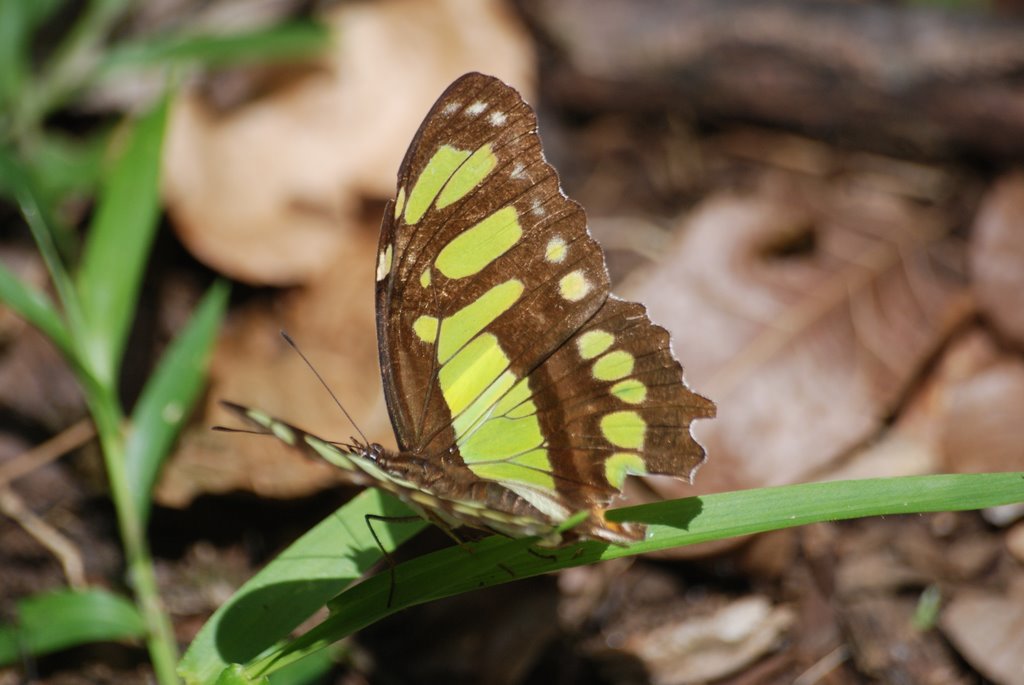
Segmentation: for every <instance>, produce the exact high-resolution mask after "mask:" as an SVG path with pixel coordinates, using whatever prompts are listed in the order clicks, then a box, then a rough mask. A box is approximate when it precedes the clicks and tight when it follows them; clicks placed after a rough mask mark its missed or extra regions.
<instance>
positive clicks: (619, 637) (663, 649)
mask: <svg viewBox="0 0 1024 685" xmlns="http://www.w3.org/2000/svg"><path fill="white" fill-rule="evenodd" d="M794 620H795V615H794V614H793V612H792V610H791V609H789V608H787V607H781V606H773V605H772V603H771V602H770V601H769V600H768V599H767V598H765V597H762V596H758V595H751V596H748V597H741V598H739V599H736V600H734V601H731V602H729V603H728V604H726V605H724V606H722V607H720V608H718V609H717V610H715V611H714V612H713V613H711V614H710V615H707V616H691V617H687V618H680V619H677V620H665V621H659V623H658V625H655V626H651V627H650V628H649V629H648V630H637V631H632V632H628V633H623V634H616V635H614V636H611V638H610V640H609V642H610V646H611V647H613V648H614V649H615V650H617V651H620V652H624V653H626V654H629V655H631V656H633V657H635V658H636V659H639V660H640V662H641V663H642V664H643V666H644V670H645V671H646V673H647V674H648V675H649V677H650V682H653V683H658V684H660V685H683V684H684V683H703V682H707V681H709V680H715V679H718V678H722V677H725V676H727V675H730V674H733V673H737V672H739V671H740V670H742V669H743V668H745V667H747V666H749V665H750V664H752V663H753V662H754V661H756V660H757V659H759V658H761V657H763V656H764V655H766V654H769V653H771V652H773V651H774V650H776V649H777V648H778V646H779V645H780V644H781V643H782V641H783V640H784V639H785V636H786V633H787V632H788V631H789V630H790V628H791V627H792V626H793V623H794Z"/></svg>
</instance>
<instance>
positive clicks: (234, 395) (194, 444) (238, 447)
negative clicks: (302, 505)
mask: <svg viewBox="0 0 1024 685" xmlns="http://www.w3.org/2000/svg"><path fill="white" fill-rule="evenodd" d="M350 242H351V243H352V244H351V245H350V247H349V249H350V251H351V252H352V254H353V255H356V256H355V257H353V259H352V262H351V263H345V264H338V265H337V266H336V267H335V268H331V269H329V270H328V271H327V273H326V274H324V275H323V276H322V277H320V278H319V279H317V280H316V281H314V282H313V283H310V284H309V285H308V286H306V287H304V288H301V289H298V290H296V291H293V292H291V293H287V294H283V295H281V296H280V297H278V298H275V301H273V302H271V303H270V304H269V305H268V303H266V302H262V301H260V302H256V303H253V304H252V305H251V306H248V307H245V308H242V309H241V310H240V311H237V312H236V313H234V314H233V315H232V316H231V318H230V319H229V321H228V323H227V324H226V326H225V327H224V330H223V331H222V333H221V336H220V338H219V339H218V342H217V347H216V349H215V352H214V355H213V360H212V362H211V369H210V389H209V392H208V393H207V398H208V399H207V405H206V407H205V410H204V412H203V415H202V418H201V419H200V420H199V421H198V422H196V424H195V425H194V426H193V427H191V428H190V429H188V430H187V431H186V433H185V435H184V436H183V437H182V439H181V441H180V444H179V447H178V449H177V450H176V453H175V455H174V457H173V458H172V459H171V460H170V462H169V464H168V466H167V468H166V469H165V470H164V474H163V476H162V478H161V481H160V484H159V486H158V488H157V491H156V497H157V499H158V501H160V502H161V503H162V504H165V505H168V506H185V505H187V504H188V503H189V502H190V501H191V500H192V499H194V498H195V497H196V496H198V495H200V494H204V493H219V492H230V491H233V490H243V491H251V492H254V493H257V494H259V495H261V496H265V497H277V498H289V497H298V496H303V495H308V494H311V493H313V492H317V491H319V490H321V489H323V488H324V487H325V486H328V485H330V484H332V483H337V482H339V481H341V480H343V479H344V474H343V473H342V472H340V471H339V469H337V468H336V467H333V466H331V465H329V464H327V463H326V462H320V461H315V460H309V459H305V458H303V457H300V456H299V455H298V454H297V453H295V452H293V451H291V450H289V449H288V448H287V447H285V446H284V445H283V444H281V443H279V442H278V441H277V440H275V439H273V438H270V437H266V436H260V437H257V436H250V435H245V434H234V433H222V432H214V431H211V430H210V427H211V426H214V425H228V426H236V427H241V426H240V425H239V422H238V420H237V417H235V416H234V415H233V414H230V413H228V412H226V411H224V410H223V409H222V408H221V407H220V406H219V404H218V403H219V401H220V400H230V401H234V402H238V403H241V404H246V405H249V406H253V407H257V408H259V409H262V410H264V411H266V412H268V413H271V414H273V415H275V416H278V417H280V418H282V419H284V420H286V421H288V422H290V423H293V424H296V425H298V426H300V427H302V428H304V429H306V430H309V431H311V432H313V433H316V434H318V435H321V436H323V437H325V438H328V439H335V440H338V439H347V438H348V437H349V436H350V435H355V434H356V430H355V429H354V428H353V427H352V426H351V425H350V424H349V423H348V421H347V420H346V419H345V417H344V415H343V414H342V412H341V410H340V409H338V407H337V405H335V403H334V401H333V400H332V399H331V397H330V395H329V394H328V393H327V391H326V390H325V389H324V387H323V386H322V385H321V384H320V382H319V381H318V380H317V379H316V377H315V376H314V374H313V372H312V371H310V369H309V368H308V367H307V366H306V364H305V362H303V361H302V358H301V357H300V356H299V355H298V354H297V353H296V352H295V351H294V350H292V349H291V348H290V347H289V346H288V345H287V344H286V343H285V342H284V341H283V340H282V339H281V336H280V334H279V333H280V331H281V330H282V329H284V330H286V331H288V333H289V334H290V335H291V337H292V338H293V339H294V340H295V341H296V343H297V344H298V345H299V346H300V349H301V350H302V352H303V353H304V354H305V355H306V357H307V358H309V360H310V362H311V363H312V364H313V365H314V366H315V368H316V369H317V371H318V372H319V373H320V375H321V376H323V378H324V382H325V383H326V384H327V386H328V387H329V388H331V390H332V391H333V392H334V393H335V395H337V397H338V398H339V400H340V401H341V402H342V403H343V404H344V405H345V407H346V408H347V409H348V411H349V413H350V414H351V415H352V418H353V419H354V420H355V422H356V424H357V425H359V427H360V428H361V429H362V430H363V432H364V433H366V436H367V438H368V439H369V440H371V441H373V442H379V443H381V444H384V445H387V446H390V447H393V446H394V435H393V433H392V430H391V424H390V422H389V420H388V416H387V411H386V407H385V404H384V393H383V389H382V386H381V381H380V372H379V370H378V365H377V338H376V328H375V323H374V309H373V307H374V298H373V285H374V279H373V270H374V269H375V268H376V262H375V259H374V255H375V253H376V244H377V238H376V231H375V229H373V228H372V227H371V226H369V225H364V227H363V228H362V229H361V230H358V231H356V232H354V233H353V235H352V237H351V238H350Z"/></svg>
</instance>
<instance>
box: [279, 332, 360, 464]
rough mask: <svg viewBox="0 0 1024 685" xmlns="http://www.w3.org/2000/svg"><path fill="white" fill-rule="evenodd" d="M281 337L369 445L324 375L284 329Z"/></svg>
mask: <svg viewBox="0 0 1024 685" xmlns="http://www.w3.org/2000/svg"><path fill="white" fill-rule="evenodd" d="M281 337H282V338H284V341H285V342H286V343H288V345H290V346H291V348H292V349H293V350H295V352H296V354H298V355H299V356H300V357H301V358H302V361H304V362H306V366H308V367H309V370H310V371H312V372H313V375H314V376H316V379H317V380H318V381H320V385H322V386H324V390H326V391H327V394H328V395H330V396H331V399H332V400H334V403H335V404H336V405H338V409H340V410H341V413H342V414H344V415H345V418H346V419H348V422H349V423H351V424H352V427H353V428H355V429H356V433H359V437H361V438H362V439H363V444H364V445H369V444H370V441H369V440H367V439H366V435H365V434H364V433H363V431H362V429H360V428H359V426H358V425H357V424H356V422H355V421H354V420H353V419H352V415H351V414H349V413H348V409H345V405H343V404H342V403H341V400H339V399H338V396H337V395H335V394H334V391H333V390H331V386H329V385H327V381H325V380H324V377H323V376H321V375H320V372H319V371H317V370H316V367H315V366H313V364H312V363H311V362H310V361H309V359H307V358H306V355H304V354H303V353H302V350H300V349H299V346H298V345H296V344H295V341H294V340H292V337H291V336H290V335H288V333H286V332H285V331H281Z"/></svg>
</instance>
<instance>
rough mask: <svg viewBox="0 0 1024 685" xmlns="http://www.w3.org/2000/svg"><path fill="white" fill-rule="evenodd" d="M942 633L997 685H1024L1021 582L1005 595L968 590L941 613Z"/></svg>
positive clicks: (1023, 589)
mask: <svg viewBox="0 0 1024 685" xmlns="http://www.w3.org/2000/svg"><path fill="white" fill-rule="evenodd" d="M939 625H940V626H941V628H942V631H943V632H944V633H945V634H946V636H947V637H948V638H949V640H950V641H951V642H952V643H953V646H954V647H956V649H957V650H958V651H959V652H960V654H961V655H962V656H963V658H964V659H966V660H967V662H968V663H970V664H971V666H973V667H974V668H976V669H977V670H978V672H980V673H982V674H983V675H984V676H985V677H986V678H988V679H989V680H991V681H992V682H994V683H998V685H1022V684H1024V578H1020V577H1019V574H1018V578H1017V581H1016V582H1015V583H1014V584H1013V585H1012V586H1011V587H1010V588H1009V589H1008V591H1007V592H1005V593H998V592H992V591H990V590H980V589H967V590H964V591H962V592H959V593H957V594H956V595H955V596H954V597H953V599H952V601H951V602H950V603H949V605H948V606H947V607H945V609H944V610H943V611H942V616H941V617H940V620H939Z"/></svg>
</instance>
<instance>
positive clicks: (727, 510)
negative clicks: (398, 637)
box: [247, 473, 1024, 677]
mask: <svg viewBox="0 0 1024 685" xmlns="http://www.w3.org/2000/svg"><path fill="white" fill-rule="evenodd" d="M1015 502H1024V473H992V474H973V475H942V476H920V477H909V478H888V479H874V480H860V481H837V482H830V483H804V484H800V485H789V486H784V487H776V488H761V489H757V490H742V491H738V492H727V493H721V494H717V495H707V496H703V497H689V498H685V499H679V500H671V501H667V502H658V503H655V504H647V505H642V506H636V507H629V508H624V509H618V510H615V511H613V512H609V513H608V518H609V519H613V520H617V521H625V520H628V521H638V522H642V523H646V524H647V525H648V535H647V539H646V540H644V541H642V542H638V543H636V544H633V545H628V546H621V547H619V546H615V545H609V544H604V543H599V542H585V543H580V544H578V545H573V546H571V547H567V548H565V549H561V550H556V551H555V552H554V556H555V557H556V558H555V559H554V560H552V559H544V558H539V557H538V556H536V555H533V554H530V552H529V547H530V545H531V543H532V542H533V541H532V540H530V539H525V540H514V539H506V538H502V537H498V536H492V537H490V538H486V539H484V540H481V541H480V542H478V543H473V544H471V545H469V546H470V547H471V549H472V554H467V553H466V551H465V550H463V549H460V548H458V547H454V548H448V549H444V550H441V551H439V552H435V553H433V554H428V555H425V556H423V557H420V558H417V559H414V560H412V561H410V562H407V563H404V564H401V565H400V566H399V567H398V568H397V569H396V583H397V588H398V592H397V595H396V597H395V603H394V606H392V607H391V608H388V607H387V606H386V598H387V593H388V578H387V577H386V576H385V575H382V574H378V575H376V576H374V577H372V578H369V579H367V580H366V581H364V582H362V583H360V584H358V585H355V586H353V587H350V588H349V589H347V590H346V591H344V592H343V593H342V594H341V595H339V596H338V597H337V598H336V599H334V600H332V601H331V604H330V606H331V608H332V614H331V616H330V617H328V618H327V619H326V620H325V621H324V622H323V623H321V624H320V625H318V626H316V627H315V628H313V629H312V630H310V631H309V632H308V633H306V634H305V635H302V636H301V637H299V638H297V639H295V640H293V641H292V642H290V643H288V644H287V645H285V646H283V647H282V648H279V649H276V650H271V651H269V652H268V653H267V654H265V655H263V656H262V657H260V658H258V659H256V660H254V661H252V662H250V663H249V664H248V666H247V671H248V672H249V674H250V676H252V677H256V676H259V675H267V674H270V673H271V672H273V671H275V670H277V669H278V668H280V667H282V666H284V665H286V664H289V663H292V662H293V661H295V660H297V659H300V658H303V657H305V656H307V655H308V654H310V653H311V652H313V651H315V650H316V649H320V648H323V647H325V646H327V645H330V644H332V643H334V642H336V641H338V640H340V639H342V638H344V637H346V636H348V635H350V634H352V633H353V632H354V631H356V630H359V629H361V628H364V627H366V626H368V625H370V624H372V623H374V622H376V621H378V620H380V619H381V618H383V617H384V616H387V615H389V614H391V613H394V612H395V611H397V610H399V609H402V608H405V607H409V606H414V605H417V604H422V603H424V602H428V601H433V600H436V599H441V598H442V597H448V596H451V595H455V594H459V593H462V592H468V591H470V590H474V589H477V588H483V587H489V586H491V585H499V584H502V583H507V582H510V581H512V580H517V579H521V578H529V577H531V576H535V575H540V574H543V573H550V572H552V571H557V570H559V569H563V568H569V567H572V566H580V565H583V564H591V563H595V562H597V561H601V560H605V559H615V558H619V557H624V556H631V555H635V554H641V553H644V552H653V551H658V550H665V549H670V548H673V547H681V546H685V545H692V544H696V543H698V542H707V541H710V540H721V539H725V538H730V537H736V536H741V535H750V534H754V533H761V532H765V531H769V530H779V529H782V528H791V527H794V526H800V525H806V524H808V523H816V522H821V521H834V520H842V519H851V518H860V517H864V516H881V515H889V514H911V513H923V512H934V511H960V510H966V509H979V508H983V507H991V506H998V505H1001V504H1012V503H1015ZM300 542H301V541H300ZM289 552H294V553H295V554H302V553H304V554H313V549H311V548H305V547H304V546H303V545H300V543H296V544H295V545H293V546H292V548H290V549H289ZM508 570H511V571H512V572H513V574H514V575H510V574H509V573H508Z"/></svg>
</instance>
